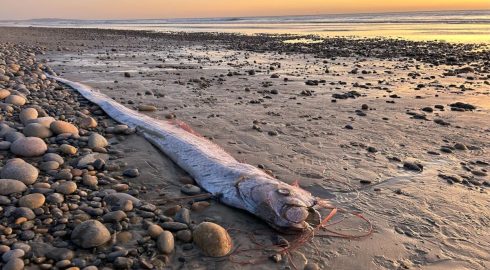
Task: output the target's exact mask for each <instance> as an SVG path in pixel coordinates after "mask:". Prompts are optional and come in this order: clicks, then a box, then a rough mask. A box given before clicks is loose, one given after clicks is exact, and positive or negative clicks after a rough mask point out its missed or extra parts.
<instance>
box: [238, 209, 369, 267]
mask: <svg viewBox="0 0 490 270" xmlns="http://www.w3.org/2000/svg"><path fill="white" fill-rule="evenodd" d="M319 206H320V207H322V208H327V209H331V211H330V213H329V214H328V216H327V217H325V218H324V219H323V220H322V221H321V222H320V224H318V225H317V226H316V227H315V228H313V229H312V230H310V231H308V232H305V233H303V234H301V235H300V236H299V237H297V238H296V239H295V240H294V241H291V242H290V244H289V245H288V246H287V247H283V246H279V245H268V246H267V245H264V244H262V243H260V242H259V241H257V239H256V237H255V235H254V233H252V232H245V233H246V234H248V235H249V238H250V240H251V242H252V243H254V244H255V245H256V247H253V248H243V249H239V248H237V249H235V250H234V251H233V252H231V254H229V255H228V257H229V260H230V261H231V262H233V263H236V264H240V265H249V264H259V263H262V262H265V261H267V260H268V258H269V256H266V255H259V256H254V258H253V259H249V260H240V259H238V258H237V256H238V255H240V254H242V253H245V252H247V253H253V252H264V251H267V250H271V251H274V252H275V253H277V254H281V255H283V256H284V255H286V256H287V257H288V259H289V262H290V263H291V266H292V267H293V268H294V269H298V268H297V267H296V265H295V264H294V261H293V258H292V255H291V252H292V251H294V250H297V249H299V248H301V247H302V246H304V245H305V244H306V243H307V242H308V241H310V240H311V239H313V238H314V237H315V236H319V237H340V238H347V239H358V238H362V237H367V236H369V235H371V234H372V233H373V230H374V229H373V225H372V223H371V222H370V221H369V220H368V219H366V218H365V217H364V216H362V215H361V214H359V213H354V212H351V211H348V210H344V209H340V208H336V207H330V206H328V205H326V204H324V203H320V204H319ZM338 212H342V213H347V214H351V215H353V216H355V217H358V218H360V219H362V220H363V221H365V222H366V223H368V224H369V229H368V231H367V232H366V233H364V234H361V235H348V234H343V233H340V232H336V231H333V230H330V229H327V226H332V225H336V224H339V223H341V222H343V221H345V220H346V219H347V218H345V217H344V218H342V219H341V220H340V221H336V222H333V223H330V224H328V222H329V221H330V220H331V219H332V218H333V217H334V216H335V215H336V214H337V213H338ZM231 230H234V231H239V232H243V231H242V230H239V229H229V230H228V231H231ZM320 230H323V231H327V232H328V233H329V234H317V232H318V231H320Z"/></svg>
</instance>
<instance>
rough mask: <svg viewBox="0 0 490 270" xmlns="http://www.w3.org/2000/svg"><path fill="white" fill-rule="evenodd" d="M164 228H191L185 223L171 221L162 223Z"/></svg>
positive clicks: (173, 229) (170, 229)
mask: <svg viewBox="0 0 490 270" xmlns="http://www.w3.org/2000/svg"><path fill="white" fill-rule="evenodd" d="M162 228H163V229H164V230H169V231H180V230H185V229H187V228H189V226H187V224H184V223H180V222H174V221H170V222H164V223H162Z"/></svg>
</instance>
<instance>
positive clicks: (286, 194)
mask: <svg viewBox="0 0 490 270" xmlns="http://www.w3.org/2000/svg"><path fill="white" fill-rule="evenodd" d="M277 193H279V194H281V195H284V196H289V195H291V191H289V189H285V188H280V189H278V190H277Z"/></svg>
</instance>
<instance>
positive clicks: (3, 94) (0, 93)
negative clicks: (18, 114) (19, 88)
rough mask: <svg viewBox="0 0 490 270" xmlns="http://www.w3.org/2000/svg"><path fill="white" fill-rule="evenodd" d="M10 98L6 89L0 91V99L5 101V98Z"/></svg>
mask: <svg viewBox="0 0 490 270" xmlns="http://www.w3.org/2000/svg"><path fill="white" fill-rule="evenodd" d="M8 96H10V91H9V90H7V89H0V99H2V100H3V99H5V98H6V97H8Z"/></svg>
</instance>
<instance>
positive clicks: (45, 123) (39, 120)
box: [26, 116, 55, 128]
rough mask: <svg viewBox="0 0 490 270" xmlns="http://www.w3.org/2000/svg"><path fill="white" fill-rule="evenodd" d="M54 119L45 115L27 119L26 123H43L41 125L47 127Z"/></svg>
mask: <svg viewBox="0 0 490 270" xmlns="http://www.w3.org/2000/svg"><path fill="white" fill-rule="evenodd" d="M54 121H55V120H54V118H53V117H50V116H47V117H39V118H37V119H32V120H29V121H27V123H26V124H32V123H37V124H40V125H43V126H45V127H47V128H49V127H50V125H51V123H53V122H54Z"/></svg>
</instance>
